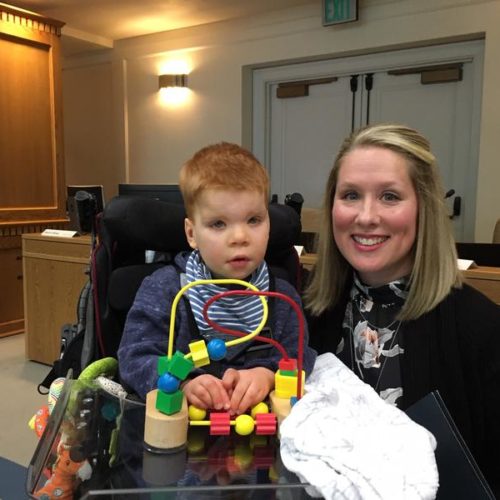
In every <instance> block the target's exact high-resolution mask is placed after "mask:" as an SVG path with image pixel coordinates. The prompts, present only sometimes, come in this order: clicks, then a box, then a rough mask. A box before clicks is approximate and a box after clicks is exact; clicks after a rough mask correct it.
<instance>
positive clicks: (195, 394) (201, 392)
mask: <svg viewBox="0 0 500 500" xmlns="http://www.w3.org/2000/svg"><path fill="white" fill-rule="evenodd" d="M182 390H183V391H184V394H185V395H186V398H187V400H188V403H189V404H192V405H194V406H196V407H198V408H202V409H204V410H209V409H210V410H229V407H230V400H229V394H228V393H227V391H226V388H225V387H224V385H223V383H222V380H220V379H218V378H217V377H214V376H213V375H208V374H205V375H198V376H197V377H196V378H194V379H192V380H189V381H188V382H187V383H186V384H184V386H183V387H182Z"/></svg>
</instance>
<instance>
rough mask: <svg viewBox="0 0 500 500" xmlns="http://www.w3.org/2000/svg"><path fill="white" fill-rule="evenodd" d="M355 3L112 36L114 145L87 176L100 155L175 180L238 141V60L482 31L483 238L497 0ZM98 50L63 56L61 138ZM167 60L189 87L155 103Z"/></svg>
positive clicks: (133, 173)
mask: <svg viewBox="0 0 500 500" xmlns="http://www.w3.org/2000/svg"><path fill="white" fill-rule="evenodd" d="M360 4H361V6H360V20H359V21H358V22H356V23H350V24H345V25H338V26H330V27H323V26H322V25H321V10H320V9H321V8H320V3H319V2H318V4H317V5H316V4H314V5H309V6H305V7H298V8H293V9H289V10H287V11H284V12H278V13H277V12H273V13H270V14H268V15H267V16H259V17H254V18H250V19H247V20H236V21H228V22H222V23H214V24H210V25H205V26H199V27H195V28H190V29H183V30H175V31H170V32H164V33H160V34H155V35H150V36H145V37H137V38H133V39H127V40H121V41H118V42H116V43H115V48H114V50H113V51H112V53H111V54H109V56H107V57H108V58H109V61H110V62H111V67H112V85H113V101H114V104H115V107H114V111H113V113H114V117H113V130H114V131H115V136H114V139H115V145H114V146H116V147H117V150H116V151H114V154H115V158H114V162H107V163H106V162H102V169H101V170H96V171H95V174H96V176H98V175H99V172H101V171H104V170H105V169H108V168H110V167H109V166H108V163H109V164H110V165H113V166H114V167H113V168H117V169H118V171H117V172H115V173H114V174H113V175H111V176H110V177H109V179H114V178H116V179H118V178H126V179H128V180H129V181H130V182H149V183H155V182H176V180H177V173H178V170H179V167H180V165H181V164H182V162H183V161H185V160H186V159H187V158H188V157H189V156H190V155H191V154H192V153H194V151H196V150H197V149H199V148H200V147H202V146H204V145H206V144H208V143H211V142H215V141H220V140H227V141H234V142H240V143H241V142H242V141H244V142H245V143H247V144H248V136H247V131H248V129H249V120H250V119H251V116H250V115H249V113H248V112H247V111H248V98H249V96H248V95H247V94H246V93H245V92H246V89H247V88H248V85H247V84H248V82H246V81H243V67H245V66H249V65H272V64H274V63H275V62H277V61H288V60H291V59H297V60H299V59H300V60H303V59H306V58H324V57H339V56H343V55H352V54H361V53H366V52H370V51H373V50H384V49H394V48H398V47H408V46H414V45H419V44H422V43H425V44H432V43H436V42H439V43H443V42H445V41H450V40H456V39H464V38H467V37H471V38H474V37H478V36H485V59H484V60H485V63H484V83H483V89H482V90H483V101H482V116H481V130H480V137H481V139H480V159H479V171H478V188H477V189H478V191H477V200H478V201H477V213H476V229H475V239H476V241H491V236H492V232H493V227H494V223H495V221H496V219H497V218H498V217H499V216H500V197H499V196H498V191H499V187H500V167H499V166H498V158H497V156H498V154H497V147H496V146H497V142H498V137H500V93H499V92H498V89H500V64H498V61H500V29H498V26H499V25H500V1H499V0H494V1H486V0H399V1H397V2H396V1H394V0H387V1H384V2H382V1H380V0H371V1H370V0H366V1H365V2H363V1H361V2H360ZM99 57H100V59H99V60H97V59H96V60H95V61H94V60H93V58H92V57H87V58H79V59H73V60H68V61H65V67H67V68H71V71H73V72H76V71H77V75H78V79H77V80H78V81H77V82H76V81H75V79H71V78H65V79H64V84H65V85H66V87H67V88H66V89H65V96H67V98H65V110H64V111H65V132H66V136H68V135H69V136H72V137H75V136H78V135H79V133H80V128H83V127H84V126H85V123H88V121H89V120H86V119H83V120H82V116H81V114H80V117H79V118H80V119H77V117H75V116H74V112H75V110H74V108H75V107H74V106H71V102H72V101H77V100H78V99H79V95H80V92H82V89H84V88H85V87H86V82H87V80H88V81H89V82H92V81H93V76H95V75H94V69H93V65H94V64H102V60H101V59H102V56H99ZM171 59H182V60H185V61H186V62H187V63H188V64H189V66H190V67H191V72H190V74H189V87H190V88H191V95H190V99H189V101H188V102H187V103H186V104H185V105H184V106H183V107H177V108H167V107H164V106H162V105H161V104H160V103H159V99H158V97H159V94H158V91H157V87H158V78H157V76H158V74H159V73H160V66H161V64H162V63H164V62H166V61H168V60H171ZM68 75H69V74H68ZM108 91H109V87H108V85H106V84H103V85H102V89H98V88H93V90H92V93H93V95H94V98H95V99H96V100H97V101H98V100H99V99H100V97H102V95H101V96H100V94H106V95H107V92H108ZM243 110H245V112H244V111H243ZM80 113H81V111H80ZM80 120H81V121H80ZM75 130H76V132H75ZM104 141H107V138H106V137H105V136H102V137H101V135H100V134H94V136H93V137H92V141H91V142H90V141H86V147H88V148H92V149H95V151H97V152H99V151H101V152H102V151H103V146H104ZM66 146H67V149H66V163H67V164H69V162H68V159H69V158H71V159H72V163H71V164H72V165H73V168H80V167H79V165H78V162H77V161H76V162H75V156H76V155H75V149H78V148H79V146H78V144H77V143H76V142H75V141H73V140H72V141H71V142H67V144H66ZM108 147H109V144H108ZM110 150H111V149H110ZM99 154H100V153H99ZM117 165H119V167H117ZM82 167H83V165H82ZM68 168H69V167H68ZM102 175H104V174H102ZM106 181H107V182H109V181H108V178H106ZM103 182H104V181H103Z"/></svg>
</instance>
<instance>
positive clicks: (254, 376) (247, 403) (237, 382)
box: [222, 366, 274, 415]
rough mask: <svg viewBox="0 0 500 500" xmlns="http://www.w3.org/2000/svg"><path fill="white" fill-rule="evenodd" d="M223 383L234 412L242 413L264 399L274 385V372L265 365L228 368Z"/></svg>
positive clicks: (231, 409) (231, 410)
mask: <svg viewBox="0 0 500 500" xmlns="http://www.w3.org/2000/svg"><path fill="white" fill-rule="evenodd" d="M222 383H223V384H224V387H225V389H226V391H227V394H228V395H229V397H230V398H231V406H230V408H229V410H230V412H231V413H232V414H238V415H239V414H241V413H244V412H245V411H247V410H248V408H250V407H251V406H254V405H256V404H257V403H260V402H261V401H262V400H264V399H265V398H266V397H267V395H268V394H269V392H270V391H271V389H272V388H273V387H274V373H273V372H272V371H271V370H269V369H267V368H263V367H260V366H259V367H255V368H249V369H248V370H235V369H234V368H228V369H227V370H226V371H225V373H224V376H223V377H222Z"/></svg>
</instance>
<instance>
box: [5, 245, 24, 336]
mask: <svg viewBox="0 0 500 500" xmlns="http://www.w3.org/2000/svg"><path fill="white" fill-rule="evenodd" d="M0 276H1V279H2V288H1V292H0V293H1V298H0V337H6V336H7V335H14V334H16V333H22V332H23V331H24V319H23V318H24V312H23V265H22V258H21V236H4V237H3V238H0Z"/></svg>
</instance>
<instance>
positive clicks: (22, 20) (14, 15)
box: [0, 3, 65, 36]
mask: <svg viewBox="0 0 500 500" xmlns="http://www.w3.org/2000/svg"><path fill="white" fill-rule="evenodd" d="M0 20H1V21H4V22H7V23H13V24H18V25H20V26H23V27H25V28H31V29H34V30H37V31H42V32H44V33H51V34H53V35H57V36H61V28H62V27H63V26H64V25H65V23H63V22H62V21H58V20H57V19H51V18H49V17H44V16H41V15H40V14H36V13H35V12H31V11H29V10H24V9H20V8H18V7H14V6H12V5H7V4H5V3H0Z"/></svg>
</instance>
